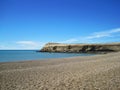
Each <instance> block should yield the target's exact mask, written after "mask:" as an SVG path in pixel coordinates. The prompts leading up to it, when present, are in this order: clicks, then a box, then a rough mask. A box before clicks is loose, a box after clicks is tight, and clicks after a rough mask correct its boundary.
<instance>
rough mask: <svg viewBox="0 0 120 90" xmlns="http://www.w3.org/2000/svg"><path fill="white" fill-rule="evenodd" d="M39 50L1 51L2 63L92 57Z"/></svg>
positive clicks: (0, 60) (82, 54)
mask: <svg viewBox="0 0 120 90" xmlns="http://www.w3.org/2000/svg"><path fill="white" fill-rule="evenodd" d="M36 51H37V50H0V62H16V61H27V60H46V59H51V58H66V57H76V56H91V55H94V54H85V53H49V52H36Z"/></svg>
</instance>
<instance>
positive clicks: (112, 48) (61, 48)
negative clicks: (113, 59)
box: [40, 43, 120, 53]
mask: <svg viewBox="0 0 120 90" xmlns="http://www.w3.org/2000/svg"><path fill="white" fill-rule="evenodd" d="M116 51H120V43H112V44H61V43H47V44H46V45H45V46H44V47H43V48H42V49H41V50H40V52H69V53H97V52H98V53H102V52H104V53H105V52H116Z"/></svg>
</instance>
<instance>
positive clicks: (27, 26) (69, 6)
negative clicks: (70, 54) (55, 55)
mask: <svg viewBox="0 0 120 90" xmlns="http://www.w3.org/2000/svg"><path fill="white" fill-rule="evenodd" d="M47 42H61V43H106V42H120V0H0V49H39V48H40V47H41V46H42V45H44V44H45V43H47Z"/></svg>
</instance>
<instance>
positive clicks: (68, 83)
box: [0, 52, 120, 90]
mask: <svg viewBox="0 0 120 90" xmlns="http://www.w3.org/2000/svg"><path fill="white" fill-rule="evenodd" d="M0 90H120V52H117V53H109V54H101V55H96V56H83V57H71V58H62V59H49V60H36V61H35V60H33V61H22V62H6V63H0Z"/></svg>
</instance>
